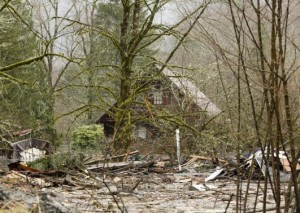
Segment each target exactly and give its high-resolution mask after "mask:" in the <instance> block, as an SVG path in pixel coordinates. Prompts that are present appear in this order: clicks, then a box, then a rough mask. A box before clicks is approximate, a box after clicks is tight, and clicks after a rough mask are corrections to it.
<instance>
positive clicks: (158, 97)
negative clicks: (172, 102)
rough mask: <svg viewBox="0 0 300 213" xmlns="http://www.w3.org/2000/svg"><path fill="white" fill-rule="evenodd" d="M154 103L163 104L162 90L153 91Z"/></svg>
mask: <svg viewBox="0 0 300 213" xmlns="http://www.w3.org/2000/svg"><path fill="white" fill-rule="evenodd" d="M153 104H157V105H161V104H163V94H162V91H156V92H154V93H153Z"/></svg>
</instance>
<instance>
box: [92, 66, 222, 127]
mask: <svg viewBox="0 0 300 213" xmlns="http://www.w3.org/2000/svg"><path fill="white" fill-rule="evenodd" d="M162 73H163V75H164V76H166V77H167V78H168V79H169V80H170V81H171V83H173V84H174V85H175V86H176V87H177V88H178V89H179V90H180V91H181V92H183V93H184V94H185V95H187V97H189V98H191V99H192V100H193V101H194V102H195V104H196V105H197V106H198V107H199V108H200V109H202V110H203V111H206V112H207V113H208V115H210V116H216V115H218V114H220V113H222V110H221V109H220V108H219V107H218V106H217V105H215V104H214V103H213V102H212V101H211V100H210V99H209V98H208V97H207V96H206V95H205V94H204V93H203V92H201V91H200V89H199V88H198V87H196V86H195V85H194V84H193V83H192V82H190V81H189V80H188V79H187V77H186V76H182V75H178V74H177V73H175V72H173V71H171V70H170V69H168V68H164V70H163V72H162ZM113 106H115V107H116V106H117V102H115V103H114V104H113ZM104 116H107V113H106V112H104V113H102V114H101V115H100V116H99V117H98V118H97V119H96V120H95V123H101V120H102V118H104Z"/></svg>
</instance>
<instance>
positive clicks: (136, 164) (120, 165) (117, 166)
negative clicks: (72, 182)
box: [87, 161, 153, 171]
mask: <svg viewBox="0 0 300 213" xmlns="http://www.w3.org/2000/svg"><path fill="white" fill-rule="evenodd" d="M152 164H153V162H148V161H129V162H116V163H98V164H94V165H90V166H88V167H87V170H89V171H96V170H97V171H103V170H105V169H108V170H111V171H115V170H118V171H122V170H126V169H133V168H144V167H149V166H150V165H152Z"/></svg>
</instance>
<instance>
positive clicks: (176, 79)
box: [163, 68, 222, 116]
mask: <svg viewBox="0 0 300 213" xmlns="http://www.w3.org/2000/svg"><path fill="white" fill-rule="evenodd" d="M163 74H164V75H165V76H167V77H168V78H169V79H170V81H171V82H172V83H173V84H175V85H176V87H177V88H178V89H179V90H180V91H182V92H183V93H184V94H185V95H187V96H188V97H190V98H192V99H193V100H194V102H195V103H196V104H197V106H198V107H200V108H201V109H202V110H205V111H206V112H207V113H208V114H209V115H210V116H216V115H218V114H220V113H222V110H221V109H220V108H219V107H218V106H217V105H215V104H214V103H213V102H212V101H211V100H210V99H209V98H208V97H207V96H206V95H205V94H204V93H203V92H201V91H200V89H199V88H198V87H196V86H195V85H194V84H193V83H192V82H190V81H189V80H188V79H187V78H186V77H185V76H181V75H178V74H176V73H175V72H173V71H171V70H170V69H167V68H165V69H164V70H163Z"/></svg>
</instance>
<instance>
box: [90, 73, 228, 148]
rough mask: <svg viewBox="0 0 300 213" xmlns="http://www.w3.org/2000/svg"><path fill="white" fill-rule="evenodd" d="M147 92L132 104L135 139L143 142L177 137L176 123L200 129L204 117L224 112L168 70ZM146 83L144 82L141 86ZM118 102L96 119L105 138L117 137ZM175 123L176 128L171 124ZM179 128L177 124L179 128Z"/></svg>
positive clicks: (154, 76) (154, 77)
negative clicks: (116, 115) (116, 114)
mask: <svg viewBox="0 0 300 213" xmlns="http://www.w3.org/2000/svg"><path fill="white" fill-rule="evenodd" d="M147 77H149V79H151V80H150V83H149V86H148V88H147V90H145V92H144V93H141V94H138V95H137V97H136V101H135V102H134V103H133V105H132V109H131V110H132V117H133V120H134V125H135V129H134V133H133V134H134V135H133V136H134V138H136V139H137V140H139V141H143V142H151V143H152V144H153V142H156V141H157V142H158V141H159V140H164V139H166V138H170V135H173V134H174V131H173V130H175V128H176V123H178V124H179V123H180V122H182V123H184V124H186V125H191V126H193V128H195V129H201V127H202V126H203V122H205V121H204V120H205V117H215V116H217V115H219V114H220V113H221V112H222V111H221V110H220V109H219V107H218V106H216V105H215V104H214V103H213V102H212V101H211V100H210V99H209V98H208V97H207V96H206V95H205V94H204V93H202V92H201V91H200V90H199V89H198V88H197V87H196V86H195V85H194V84H193V83H192V82H191V81H190V80H188V78H187V77H184V76H181V75H178V74H176V73H175V72H173V71H171V70H170V69H167V68H165V69H164V70H163V72H162V73H158V72H155V71H153V73H152V74H151V76H149V75H146V76H144V77H143V78H142V79H146V78H147ZM144 81H145V80H141V82H140V83H141V84H142V83H144ZM117 105H118V103H117V102H115V103H114V104H113V106H112V107H111V108H110V109H108V110H107V111H106V112H105V113H103V114H102V115H101V116H100V117H98V118H97V119H96V121H95V122H96V124H102V125H103V127H104V133H105V136H106V137H108V138H109V137H111V136H112V135H113V134H114V125H115V119H114V117H113V115H114V108H116V107H117ZM170 123H173V125H170ZM177 126H178V125H177Z"/></svg>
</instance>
